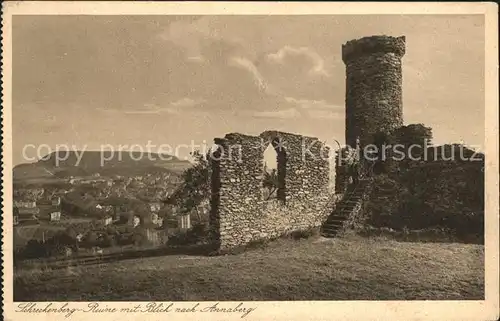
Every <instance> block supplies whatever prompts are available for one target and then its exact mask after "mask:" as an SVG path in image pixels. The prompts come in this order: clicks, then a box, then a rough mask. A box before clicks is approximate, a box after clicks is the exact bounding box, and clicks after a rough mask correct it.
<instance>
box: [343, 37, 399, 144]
mask: <svg viewBox="0 0 500 321" xmlns="http://www.w3.org/2000/svg"><path fill="white" fill-rule="evenodd" d="M405 44H406V39H405V37H404V36H401V37H390V36H371V37H364V38H361V39H357V40H351V41H348V42H347V43H346V44H344V45H343V46H342V60H343V61H344V63H345V64H346V129H345V130H346V143H347V144H348V145H350V146H351V147H355V145H356V139H357V138H358V137H359V140H360V143H361V145H362V146H363V145H366V144H371V143H373V135H374V134H375V133H377V132H379V131H382V132H386V133H389V132H391V131H392V130H393V129H395V128H397V127H400V126H402V125H403V106H402V103H403V92H402V85H403V78H402V63H401V59H402V57H403V56H404V54H405Z"/></svg>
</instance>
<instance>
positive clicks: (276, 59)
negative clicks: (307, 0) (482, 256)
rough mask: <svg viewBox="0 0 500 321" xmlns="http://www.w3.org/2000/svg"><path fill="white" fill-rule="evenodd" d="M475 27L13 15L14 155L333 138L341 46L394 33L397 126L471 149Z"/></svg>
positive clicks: (428, 20)
mask: <svg viewBox="0 0 500 321" xmlns="http://www.w3.org/2000/svg"><path fill="white" fill-rule="evenodd" d="M483 26H484V22H483V21H482V18H481V17H480V16H425V15H419V16H390V17H388V16H383V17H382V16H375V15H368V16H355V15H349V16H345V15H344V16H343V15H338V16H335V15H332V16H325V15H318V16H196V17H194V16H193V17H191V16H127V17H125V16H58V17H53V16H50V17H47V16H17V17H14V18H13V39H14V41H13V58H14V59H13V131H14V132H13V135H14V137H15V146H17V145H19V146H22V144H24V143H28V142H30V141H37V142H39V141H40V140H41V139H45V140H47V143H49V144H55V143H57V142H58V141H80V140H82V139H87V140H92V141H98V140H99V139H102V137H115V138H116V139H117V140H125V141H135V142H136V143H141V141H142V140H144V139H146V137H149V135H151V136H153V137H162V138H164V139H165V140H172V141H175V140H176V139H177V140H180V139H181V138H183V139H184V138H185V137H186V136H190V135H198V133H200V134H199V135H203V137H204V138H209V137H213V136H218V135H223V134H224V131H227V130H231V131H236V130H238V131H240V130H241V131H243V132H244V131H249V130H251V129H252V128H259V130H260V129H262V130H265V129H273V128H274V126H277V127H279V129H280V130H286V131H290V132H299V133H306V132H307V133H308V135H315V136H318V137H320V138H321V137H333V136H334V135H337V136H338V137H337V138H338V139H339V140H343V137H342V136H343V132H344V126H345V124H344V119H343V115H344V104H345V98H344V97H345V67H344V65H343V62H342V59H341V46H342V44H343V43H345V42H346V41H347V40H350V39H355V38H359V37H362V36H367V35H372V34H388V35H393V36H399V35H405V36H406V39H407V53H406V55H405V57H404V58H403V81H404V87H403V90H404V93H403V99H404V115H405V121H406V122H423V123H425V124H426V125H428V126H431V127H433V128H434V133H435V134H436V135H438V136H439V137H436V139H435V140H436V141H450V142H451V141H459V140H460V139H464V140H465V141H471V143H477V142H482V141H483V139H484V135H483V132H484V30H483ZM70 106H78V108H73V107H70ZM138 115H140V120H137V118H136V117H134V116H138ZM50 119H56V120H57V121H56V122H55V123H54V121H50ZM282 120H283V121H282ZM285 120H286V121H285ZM323 120H324V121H323ZM151 124H154V125H155V126H152V125H151ZM444 124H446V125H444ZM56 125H57V126H56ZM444 127H446V128H447V129H446V130H444V129H443V128H444ZM472 127H474V128H472ZM89 128H91V131H89ZM40 133H46V134H43V135H42V134H40ZM75 133H78V134H79V136H77V135H76V134H75ZM111 134H113V135H114V136H111ZM200 137H201V136H200Z"/></svg>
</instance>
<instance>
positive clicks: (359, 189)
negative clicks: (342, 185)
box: [321, 179, 371, 237]
mask: <svg viewBox="0 0 500 321" xmlns="http://www.w3.org/2000/svg"><path fill="white" fill-rule="evenodd" d="M370 181H371V180H370V179H362V180H360V181H359V182H358V184H357V185H356V186H353V187H351V188H350V189H349V190H348V191H347V192H346V195H345V196H344V197H343V198H342V200H341V201H340V202H339V203H338V204H337V206H336V207H335V209H334V210H333V212H332V213H331V214H330V215H329V216H328V218H327V220H326V221H325V223H323V225H322V227H321V235H322V236H324V237H335V236H336V235H338V233H339V232H341V231H342V230H343V229H344V228H345V227H346V225H348V224H349V223H350V221H351V220H352V218H353V217H354V216H356V215H357V212H359V211H360V210H361V206H362V199H363V196H364V195H365V193H366V191H367V188H368V186H369V183H370Z"/></svg>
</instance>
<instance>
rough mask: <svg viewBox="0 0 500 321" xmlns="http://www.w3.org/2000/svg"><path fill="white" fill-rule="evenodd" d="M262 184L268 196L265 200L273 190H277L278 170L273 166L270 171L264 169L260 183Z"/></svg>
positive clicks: (271, 195)
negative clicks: (262, 179)
mask: <svg viewBox="0 0 500 321" xmlns="http://www.w3.org/2000/svg"><path fill="white" fill-rule="evenodd" d="M262 186H263V187H264V188H266V189H267V190H268V196H267V198H266V200H269V199H270V198H271V197H273V195H275V192H276V191H277V190H278V186H279V183H278V171H277V170H276V169H275V168H273V169H272V170H271V171H270V172H269V171H267V170H265V171H264V181H263V183H262Z"/></svg>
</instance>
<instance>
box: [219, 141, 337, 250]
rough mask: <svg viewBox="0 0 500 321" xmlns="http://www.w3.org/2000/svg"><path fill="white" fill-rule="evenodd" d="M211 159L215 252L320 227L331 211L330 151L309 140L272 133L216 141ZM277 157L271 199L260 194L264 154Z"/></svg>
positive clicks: (321, 144)
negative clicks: (270, 149) (267, 151)
mask: <svg viewBox="0 0 500 321" xmlns="http://www.w3.org/2000/svg"><path fill="white" fill-rule="evenodd" d="M215 144H216V145H218V149H217V151H216V152H215V153H214V157H212V160H211V172H212V176H211V185H212V206H211V215H210V224H211V226H212V228H211V231H212V233H213V234H212V237H213V238H214V240H215V241H216V243H217V244H218V247H219V250H220V251H225V250H229V249H231V248H234V247H238V246H242V245H246V244H248V243H250V242H252V241H257V240H267V239H273V238H277V237H279V236H281V235H285V234H288V233H291V232H294V231H300V230H304V231H305V230H309V229H311V228H317V227H319V226H320V225H321V224H322V222H323V221H324V220H325V219H326V217H327V216H328V214H329V213H330V212H331V209H329V208H327V207H326V205H327V202H328V200H329V198H330V195H329V193H328V183H329V152H330V151H329V148H328V147H327V146H325V144H324V143H322V142H320V141H319V140H318V139H317V138H314V137H305V136H300V135H295V134H290V133H283V132H277V131H266V132H264V133H262V134H261V135H260V136H248V135H243V134H238V133H231V134H227V135H226V136H225V137H224V138H216V139H215ZM269 144H272V146H273V147H274V149H275V150H276V153H277V161H278V177H279V181H280V183H279V190H278V197H277V199H276V200H270V201H265V200H264V193H263V178H264V150H265V149H266V148H267V146H269Z"/></svg>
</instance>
